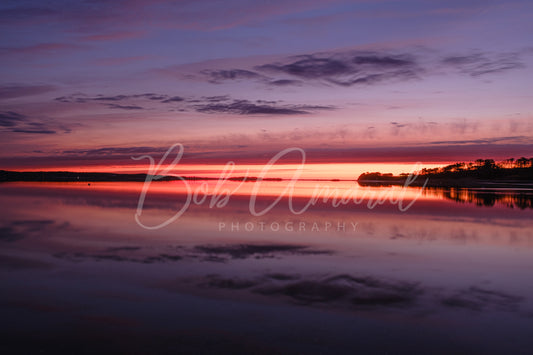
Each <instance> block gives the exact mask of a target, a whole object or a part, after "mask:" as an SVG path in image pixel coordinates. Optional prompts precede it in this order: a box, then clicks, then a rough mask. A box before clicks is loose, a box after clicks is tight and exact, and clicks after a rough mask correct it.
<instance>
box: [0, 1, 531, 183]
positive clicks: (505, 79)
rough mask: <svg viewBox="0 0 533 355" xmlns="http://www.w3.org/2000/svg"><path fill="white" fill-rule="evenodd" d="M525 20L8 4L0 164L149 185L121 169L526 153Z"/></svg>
mask: <svg viewBox="0 0 533 355" xmlns="http://www.w3.org/2000/svg"><path fill="white" fill-rule="evenodd" d="M532 13H533V2H532V1H529V0H523V1H519V0H517V1H512V0H511V1H496V0H495V1H490V0H486V1H477V0H462V1H458V0H457V1H455V0H454V1H438V0H436V1H424V0H419V1H411V0H407V1H398V0H390V1H387V0H377V1H370V0H368V1H341V0H339V1H335V0H330V1H326V0H309V1H303V0H300V1H297V0H283V1H244V0H225V1H215V0H209V1H189V0H184V1H163V0H161V1H158V0H133V1H103V0H87V1H70V0H64V1H36V0H29V1H21V0H17V1H9V0H8V1H2V2H1V4H0V33H1V34H0V61H1V68H2V69H1V76H0V142H1V143H0V144H1V151H0V169H11V170H16V169H19V170H22V169H25V170H40V169H47V170H50V169H60V170H83V171H104V170H110V171H138V172H144V171H145V170H146V169H145V165H146V160H143V161H133V160H132V159H131V156H139V155H145V154H148V155H151V156H153V157H154V159H156V160H158V159H159V158H160V157H161V156H162V155H163V154H164V152H165V151H166V150H167V149H168V148H169V147H170V146H171V145H173V144H174V143H182V144H183V145H184V147H185V154H184V159H183V164H187V165H186V166H184V167H183V169H184V170H183V172H184V173H190V174H198V173H199V172H201V171H202V169H204V170H205V169H208V170H209V168H206V167H205V164H217V165H218V166H220V165H221V164H222V165H223V164H225V162H226V161H228V160H233V161H235V163H236V164H237V165H239V164H240V165H255V164H264V163H265V162H267V161H268V160H269V159H270V158H271V157H272V156H274V155H275V154H276V153H277V152H279V151H281V150H283V149H285V148H288V147H299V148H302V149H304V150H305V152H306V153H307V161H308V163H310V164H311V165H312V164H325V163H357V164H358V165H357V166H358V168H357V169H355V170H353V171H349V169H346V170H345V171H349V172H347V173H346V176H350V174H355V175H357V174H358V173H360V172H361V171H363V170H365V171H366V170H368V171H372V170H376V169H380V166H381V165H380V164H383V163H386V164H387V165H386V166H385V165H383V166H381V167H382V168H383V169H382V170H387V169H388V170H390V171H394V172H399V171H401V170H402V169H404V167H405V166H407V164H412V163H413V162H417V161H419V162H422V163H424V164H427V165H428V166H433V165H434V164H440V165H442V164H445V163H448V162H453V161H458V160H463V161H464V160H474V159H477V158H495V159H497V160H498V159H505V158H510V157H515V158H518V157H520V156H526V157H530V156H533V110H532V107H533V90H532V86H533V85H532V79H533V69H532V68H533V36H532V34H533V21H531V14H532ZM286 162H287V163H294V161H292V160H291V157H288V158H287V159H286ZM362 163H365V164H368V163H372V165H360V164H362ZM201 164H203V165H201ZM194 166H196V168H195V167H194ZM338 166H340V165H338ZM316 168H317V169H318V168H319V169H318V170H316V169H315V171H323V170H327V168H324V165H316ZM310 169H311V168H310ZM343 169H344V168H343ZM311 170H312V169H311ZM330 173H331V171H330ZM341 175H342V174H341ZM343 176H344V175H343Z"/></svg>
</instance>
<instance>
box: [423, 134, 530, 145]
mask: <svg viewBox="0 0 533 355" xmlns="http://www.w3.org/2000/svg"><path fill="white" fill-rule="evenodd" d="M530 139H531V138H530V137H526V136H513V137H493V138H480V139H469V140H455V141H434V142H429V144H434V145H440V144H493V143H498V142H505V141H507V142H509V141H510V142H512V143H527V142H528V141H529V140H530Z"/></svg>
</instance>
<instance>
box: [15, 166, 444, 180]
mask: <svg viewBox="0 0 533 355" xmlns="http://www.w3.org/2000/svg"><path fill="white" fill-rule="evenodd" d="M443 165H446V164H435V163H432V164H421V163H418V164H416V163H412V162H405V163H329V164H327V163H308V164H305V165H303V167H301V166H300V165H299V164H276V165H273V166H271V167H270V168H269V169H268V171H267V172H265V175H264V177H267V178H280V179H291V178H292V177H293V176H294V175H295V173H296V172H297V171H298V169H300V168H301V175H300V177H299V179H315V180H333V179H339V180H356V179H357V178H358V177H359V175H361V174H362V173H365V172H381V173H392V174H394V175H399V174H401V173H411V172H414V171H416V170H420V169H423V168H436V167H440V166H443ZM148 167H149V166H148V165H146V164H132V165H113V166H109V165H91V166H71V167H46V168H33V169H28V168H26V169H18V171H71V172H80V173H82V172H83V173H115V174H145V173H147V172H148ZM225 167H226V165H223V164H202V165H199V164H180V165H178V166H177V167H176V168H175V169H173V170H172V171H171V173H173V174H176V175H179V176H186V177H206V178H219V177H220V176H221V174H222V172H223V171H224V169H225ZM264 168H265V165H259V164H243V165H238V164H237V165H235V166H234V168H233V170H231V172H228V173H227V174H226V177H228V178H230V177H243V176H247V177H258V176H260V175H261V173H262V170H263V169H264ZM162 169H164V167H162Z"/></svg>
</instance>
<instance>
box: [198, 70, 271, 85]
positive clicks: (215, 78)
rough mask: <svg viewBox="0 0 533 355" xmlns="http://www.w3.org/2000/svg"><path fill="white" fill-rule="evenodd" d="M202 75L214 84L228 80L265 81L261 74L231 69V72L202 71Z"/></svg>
mask: <svg viewBox="0 0 533 355" xmlns="http://www.w3.org/2000/svg"><path fill="white" fill-rule="evenodd" d="M201 73H202V74H204V75H206V76H207V77H208V81H209V82H210V83H213V84H218V83H221V82H222V81H226V80H240V79H247V80H249V79H264V78H265V77H264V76H263V75H261V74H258V73H256V72H253V71H250V70H243V69H230V70H209V69H206V70H202V71H201Z"/></svg>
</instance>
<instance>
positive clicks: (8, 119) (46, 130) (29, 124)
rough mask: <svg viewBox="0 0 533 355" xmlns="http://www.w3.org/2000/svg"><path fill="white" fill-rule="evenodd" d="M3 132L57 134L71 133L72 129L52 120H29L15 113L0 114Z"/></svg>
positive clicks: (5, 112) (0, 126)
mask: <svg viewBox="0 0 533 355" xmlns="http://www.w3.org/2000/svg"><path fill="white" fill-rule="evenodd" d="M0 129H1V132H12V133H30V134H55V133H58V131H62V132H63V133H70V132H71V129H70V128H68V127H65V126H64V125H58V124H56V123H54V122H53V121H50V120H41V121H39V120H37V119H29V118H28V117H27V116H26V115H23V114H20V113H18V112H13V111H3V112H0Z"/></svg>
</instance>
